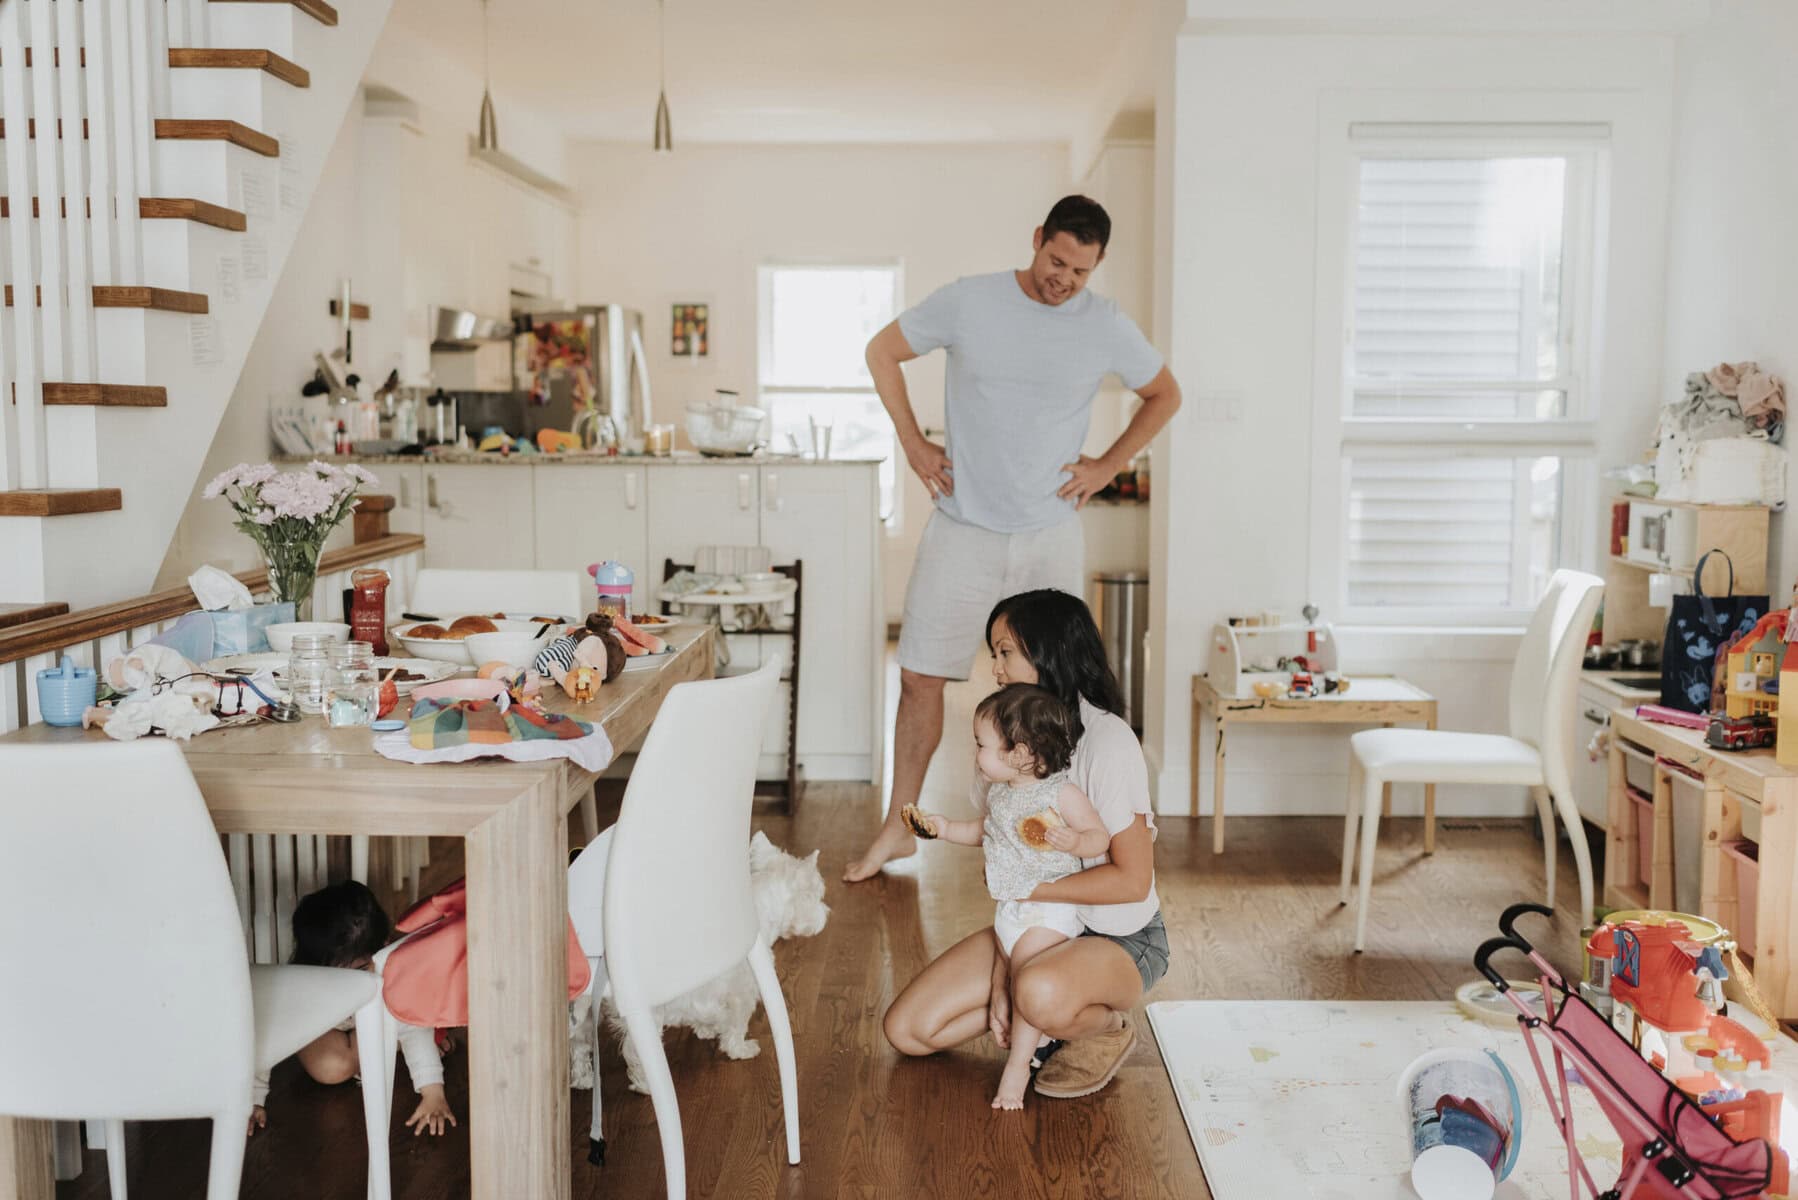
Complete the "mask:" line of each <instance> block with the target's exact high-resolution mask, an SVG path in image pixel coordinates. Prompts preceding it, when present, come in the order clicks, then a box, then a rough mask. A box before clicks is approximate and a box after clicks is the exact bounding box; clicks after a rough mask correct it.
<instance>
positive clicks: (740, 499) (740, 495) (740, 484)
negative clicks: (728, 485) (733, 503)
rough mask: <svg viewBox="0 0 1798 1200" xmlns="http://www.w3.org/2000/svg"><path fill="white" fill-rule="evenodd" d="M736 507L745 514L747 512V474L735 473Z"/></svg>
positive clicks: (742, 472) (744, 472)
mask: <svg viewBox="0 0 1798 1200" xmlns="http://www.w3.org/2000/svg"><path fill="white" fill-rule="evenodd" d="M737 507H738V508H740V509H743V510H744V511H745V512H747V511H748V510H749V472H748V471H739V472H738V473H737Z"/></svg>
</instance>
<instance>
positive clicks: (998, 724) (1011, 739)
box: [974, 683, 1079, 779]
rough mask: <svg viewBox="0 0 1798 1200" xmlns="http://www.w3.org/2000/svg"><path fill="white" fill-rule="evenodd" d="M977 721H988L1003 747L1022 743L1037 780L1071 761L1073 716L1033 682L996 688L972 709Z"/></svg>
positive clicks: (1045, 689)
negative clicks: (978, 705)
mask: <svg viewBox="0 0 1798 1200" xmlns="http://www.w3.org/2000/svg"><path fill="white" fill-rule="evenodd" d="M974 719H975V720H977V721H991V722H992V723H993V729H994V730H995V731H997V732H998V734H999V740H1000V741H1002V742H1004V743H1005V748H1006V749H1007V750H1015V749H1016V748H1017V747H1019V746H1022V747H1024V749H1026V750H1028V751H1030V757H1031V758H1033V759H1035V760H1036V761H1035V763H1034V764H1033V766H1032V768H1031V770H1032V772H1033V773H1034V774H1035V775H1036V777H1037V778H1038V779H1047V778H1048V777H1049V776H1051V775H1053V774H1055V772H1057V771H1065V770H1067V769H1068V764H1069V763H1070V762H1072V761H1074V743H1075V742H1076V741H1078V740H1079V735H1078V734H1077V733H1076V732H1075V730H1076V726H1075V718H1074V717H1073V716H1072V715H1070V714H1069V712H1068V706H1067V705H1065V704H1063V703H1062V702H1061V698H1060V697H1059V696H1057V695H1056V694H1055V693H1054V692H1051V691H1050V690H1049V689H1048V688H1042V687H1037V686H1036V685H1035V684H1034V683H1014V684H1010V685H1008V686H1006V687H1002V688H1000V689H999V690H998V691H996V692H994V693H993V694H992V695H990V696H988V697H987V698H986V699H984V700H982V701H981V702H980V707H978V708H976V709H975V710H974Z"/></svg>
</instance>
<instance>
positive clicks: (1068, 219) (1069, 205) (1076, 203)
mask: <svg viewBox="0 0 1798 1200" xmlns="http://www.w3.org/2000/svg"><path fill="white" fill-rule="evenodd" d="M1058 233H1069V234H1072V235H1073V237H1074V240H1075V241H1076V242H1079V243H1080V244H1081V245H1082V246H1091V245H1094V244H1095V243H1096V244H1097V245H1098V247H1099V252H1100V253H1101V254H1103V253H1104V252H1105V245H1106V243H1107V242H1109V241H1111V214H1110V213H1107V212H1106V211H1105V207H1104V205H1102V204H1100V203H1099V202H1098V201H1097V200H1094V199H1091V198H1090V197H1087V196H1063V197H1062V198H1061V199H1059V200H1057V201H1056V202H1055V207H1054V208H1051V209H1050V210H1049V215H1048V216H1046V217H1044V218H1043V241H1045V242H1046V241H1048V240H1050V239H1051V238H1053V237H1054V236H1055V235H1056V234H1058Z"/></svg>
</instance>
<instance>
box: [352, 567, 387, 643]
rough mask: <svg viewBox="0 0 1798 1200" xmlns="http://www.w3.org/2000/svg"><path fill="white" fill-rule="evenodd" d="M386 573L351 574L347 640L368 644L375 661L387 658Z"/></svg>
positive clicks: (368, 570)
mask: <svg viewBox="0 0 1798 1200" xmlns="http://www.w3.org/2000/svg"><path fill="white" fill-rule="evenodd" d="M388 582H389V578H388V575H387V572H385V571H383V570H381V569H380V568H379V567H358V568H357V569H356V570H354V571H352V572H351V573H350V588H351V589H352V597H353V598H352V600H351V602H350V636H351V637H352V638H354V639H355V640H357V641H359V642H367V643H368V644H369V645H370V646H371V647H372V648H373V649H374V652H375V657H377V658H385V657H386V656H387V584H388Z"/></svg>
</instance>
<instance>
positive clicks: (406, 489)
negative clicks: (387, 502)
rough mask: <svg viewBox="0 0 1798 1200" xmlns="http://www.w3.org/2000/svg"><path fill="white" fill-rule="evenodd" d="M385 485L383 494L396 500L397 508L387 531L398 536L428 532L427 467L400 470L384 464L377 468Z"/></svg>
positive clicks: (375, 469)
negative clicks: (399, 534) (426, 526)
mask: <svg viewBox="0 0 1798 1200" xmlns="http://www.w3.org/2000/svg"><path fill="white" fill-rule="evenodd" d="M374 472H375V475H376V476H377V477H378V478H379V479H380V481H381V487H380V490H381V491H382V492H383V493H385V494H386V495H389V496H392V497H393V508H392V510H391V511H389V512H388V514H387V528H388V529H390V530H392V531H393V532H394V533H423V532H424V531H425V469H424V467H423V466H398V465H396V464H394V463H382V464H380V465H379V466H377V467H375V468H374Z"/></svg>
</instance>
